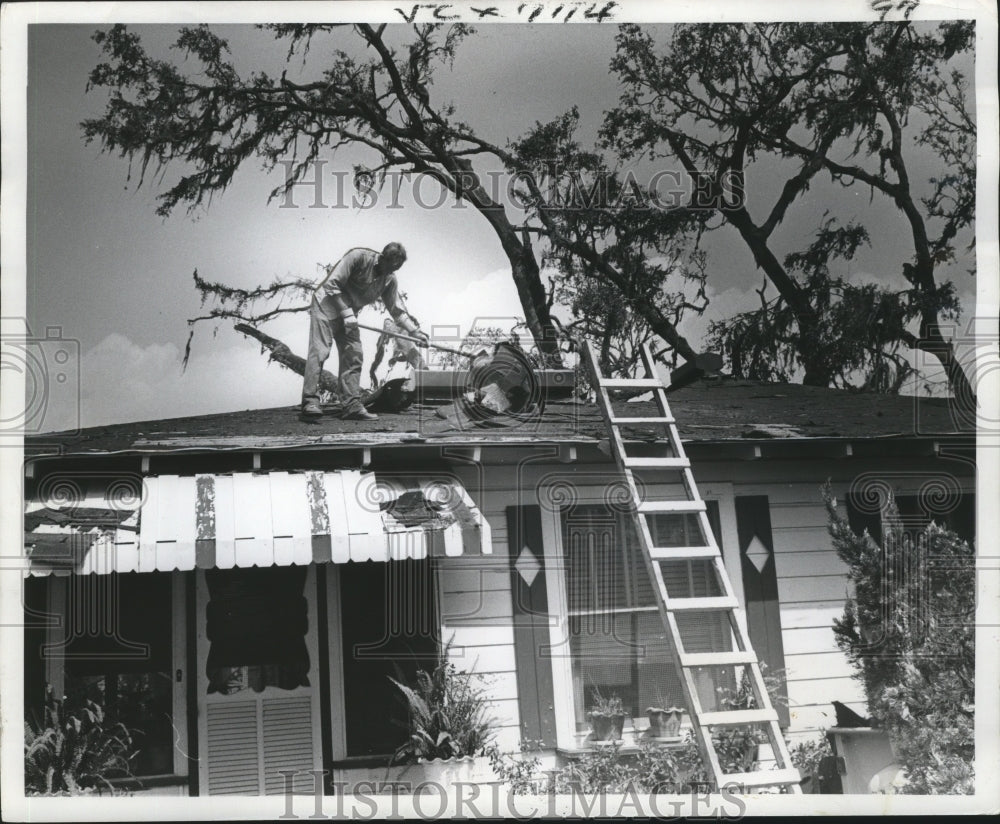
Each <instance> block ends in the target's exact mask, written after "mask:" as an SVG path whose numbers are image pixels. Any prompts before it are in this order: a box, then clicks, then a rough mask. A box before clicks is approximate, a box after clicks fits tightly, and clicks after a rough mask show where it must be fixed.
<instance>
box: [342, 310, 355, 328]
mask: <svg viewBox="0 0 1000 824" xmlns="http://www.w3.org/2000/svg"><path fill="white" fill-rule="evenodd" d="M340 319H341V320H342V321H343V322H344V328H345V329H346V330H347V331H348V332H350V331H351V330H352V329H357V328H358V316H357V315H355V314H354V313H353V312H350V313H348V314H345V315H341V316H340Z"/></svg>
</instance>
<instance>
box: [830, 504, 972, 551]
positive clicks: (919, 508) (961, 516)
mask: <svg viewBox="0 0 1000 824" xmlns="http://www.w3.org/2000/svg"><path fill="white" fill-rule="evenodd" d="M895 501H896V507H897V508H898V509H899V517H900V525H901V526H902V527H903V530H904V532H907V533H909V534H911V535H913V534H915V533H919V532H920V531H922V530H923V529H924V528H925V527H926V526H927V525H928V524H929V523H930V522H931V521H934V522H935V523H937V524H938V525H939V526H943V527H946V528H947V529H950V530H952V531H953V532H955V533H956V534H957V535H958V536H959V537H960V538H962V539H963V540H964V541H967V542H968V543H969V545H970V546H972V545H974V544H975V539H976V495H975V493H973V492H963V493H961V495H959V496H957V497H946V498H944V500H943V502H939V501H937V500H935V499H934V498H933V497H932V496H930V495H925V496H923V497H922V496H919V495H896V496H895ZM942 503H943V505H941V504H942ZM935 504H936V505H938V506H937V507H935V506H934V505H935ZM881 506H882V501H881V498H879V499H878V500H877V501H876V502H874V503H873V502H872V501H871V500H868V496H866V495H864V494H848V496H847V516H848V521H849V522H850V526H851V529H852V530H854V531H855V532H856V533H858V534H861V533H862V532H863V531H864V530H866V529H867V530H868V533H869V534H870V535H871V536H872V538H874V539H875V541H876V543H881V541H882V531H883V530H882V513H881Z"/></svg>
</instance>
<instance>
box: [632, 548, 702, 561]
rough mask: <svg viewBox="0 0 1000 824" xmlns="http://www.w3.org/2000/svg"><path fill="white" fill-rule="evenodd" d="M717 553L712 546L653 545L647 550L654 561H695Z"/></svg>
mask: <svg viewBox="0 0 1000 824" xmlns="http://www.w3.org/2000/svg"><path fill="white" fill-rule="evenodd" d="M718 554H719V550H718V549H717V548H716V547H714V546H654V547H650V550H649V555H650V557H651V558H652V559H653V560H654V561H697V560H700V559H703V558H715V557H717V556H718Z"/></svg>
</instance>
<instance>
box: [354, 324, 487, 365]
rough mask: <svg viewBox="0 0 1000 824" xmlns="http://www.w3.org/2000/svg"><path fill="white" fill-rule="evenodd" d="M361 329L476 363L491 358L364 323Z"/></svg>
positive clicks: (484, 353)
mask: <svg viewBox="0 0 1000 824" xmlns="http://www.w3.org/2000/svg"><path fill="white" fill-rule="evenodd" d="M358 328H359V329H367V330H368V331H369V332H378V333H379V334H380V335H389V336H390V337H393V338H399V339H400V340H408V341H410V343H415V344H417V345H418V346H429V347H431V348H432V349H439V350H440V351H442V352H447V353H448V354H450V355H458V356H459V357H461V358H469V359H470V360H472V361H476V360H478V359H479V358H482V357H483V356H484V355H485V356H486V357H489V353H488V352H486V350H481V351H479V352H475V353H472V352H463V351H462V350H461V349H452V348H451V347H450V346H442V345H441V344H439V343H431V342H430V340H426V339H424V338H418V337H414V336H413V335H404V334H403V333H402V332H389V331H387V330H385V329H379V328H377V327H375V326H368V325H367V324H364V323H359V324H358Z"/></svg>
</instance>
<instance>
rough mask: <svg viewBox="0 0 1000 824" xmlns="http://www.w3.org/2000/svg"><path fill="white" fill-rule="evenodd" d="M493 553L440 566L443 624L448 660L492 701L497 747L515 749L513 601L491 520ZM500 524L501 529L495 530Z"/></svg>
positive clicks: (500, 540)
mask: <svg viewBox="0 0 1000 824" xmlns="http://www.w3.org/2000/svg"><path fill="white" fill-rule="evenodd" d="M484 514H485V516H486V518H487V520H488V521H489V522H490V527H491V530H492V534H493V548H494V549H493V551H494V553H498V552H502V554H501V555H499V557H494V558H489V557H462V558H449V559H448V560H447V561H445V562H444V563H443V564H442V565H441V567H440V572H439V577H438V585H439V588H440V592H441V602H440V603H441V624H442V631H443V638H444V640H445V641H446V642H447V641H449V640H450V641H451V644H452V647H451V660H452V661H453V662H454V663H455V665H456V666H457V667H459V668H460V669H464V670H466V671H467V672H475V673H478V674H480V675H482V676H483V682H482V683H483V686H484V688H485V689H486V691H487V693H488V694H489V696H490V708H489V713H490V715H492V717H493V718H494V719H495V720H496V722H497V726H498V729H497V744H498V745H500V746H502V747H504V748H506V749H517V745H518V742H519V740H520V737H519V735H518V728H519V725H520V720H519V715H518V711H517V675H516V659H515V655H514V634H513V629H512V627H511V609H512V608H511V596H510V583H509V573H508V566H507V559H506V557H505V556H506V523H505V520H504V519H503V518H502V517H500V516H493V517H491V516H490V514H489V513H488V512H485V513H484ZM501 523H503V525H504V528H503V529H500V530H499V535H498V531H497V530H498V527H499V526H500V525H501Z"/></svg>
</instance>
